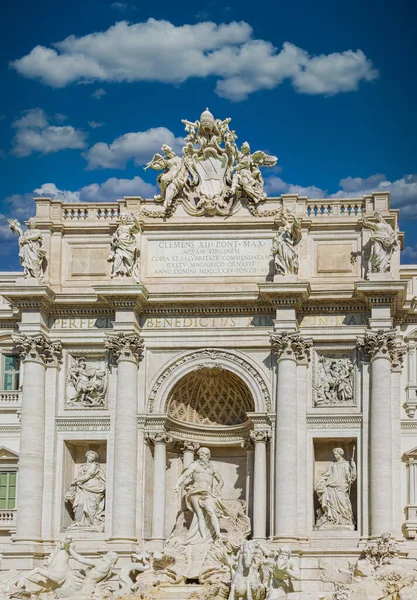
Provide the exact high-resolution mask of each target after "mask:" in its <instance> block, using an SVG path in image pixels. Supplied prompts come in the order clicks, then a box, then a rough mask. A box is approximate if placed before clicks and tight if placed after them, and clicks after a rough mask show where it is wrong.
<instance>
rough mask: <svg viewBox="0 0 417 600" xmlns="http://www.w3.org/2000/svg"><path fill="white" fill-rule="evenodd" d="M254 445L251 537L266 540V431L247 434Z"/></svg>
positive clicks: (268, 434)
mask: <svg viewBox="0 0 417 600" xmlns="http://www.w3.org/2000/svg"><path fill="white" fill-rule="evenodd" d="M249 436H250V438H251V440H252V441H253V443H254V445H255V466H254V481H253V486H254V490H253V521H252V523H253V528H252V529H253V531H252V533H253V537H254V538H255V539H265V538H266V507H267V474H266V444H267V442H268V441H269V440H270V438H271V433H270V431H268V430H256V429H254V430H252V431H251V432H250V433H249Z"/></svg>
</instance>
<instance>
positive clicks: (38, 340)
mask: <svg viewBox="0 0 417 600" xmlns="http://www.w3.org/2000/svg"><path fill="white" fill-rule="evenodd" d="M12 339H13V342H14V344H15V346H16V348H17V350H18V352H19V354H20V357H21V358H22V360H24V361H33V362H38V363H41V364H44V365H47V366H52V367H55V366H58V365H59V363H60V362H61V359H62V343H61V342H60V341H59V340H56V341H54V342H51V340H49V339H48V338H47V337H46V336H45V335H43V334H38V335H27V334H26V333H19V334H16V335H13V336H12Z"/></svg>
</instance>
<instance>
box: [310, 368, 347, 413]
mask: <svg viewBox="0 0 417 600" xmlns="http://www.w3.org/2000/svg"><path fill="white" fill-rule="evenodd" d="M316 382H317V383H316V385H315V388H316V398H315V401H314V404H315V406H325V405H329V404H339V403H346V402H353V362H352V360H351V359H350V358H329V357H326V356H320V357H319V359H318V364H317V377H316Z"/></svg>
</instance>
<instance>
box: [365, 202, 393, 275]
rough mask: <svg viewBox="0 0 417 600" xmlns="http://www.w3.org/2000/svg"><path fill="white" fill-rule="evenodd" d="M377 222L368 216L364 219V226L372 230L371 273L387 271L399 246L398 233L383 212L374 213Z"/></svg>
mask: <svg viewBox="0 0 417 600" xmlns="http://www.w3.org/2000/svg"><path fill="white" fill-rule="evenodd" d="M374 218H375V221H376V223H372V222H371V221H368V219H367V218H366V217H364V219H363V220H362V223H363V226H364V227H368V229H370V230H371V231H372V235H371V243H372V247H371V255H370V257H369V266H370V271H371V273H387V272H388V271H389V270H390V266H391V257H392V255H393V253H394V251H395V250H396V249H397V248H398V247H399V241H398V234H397V233H396V232H395V231H394V230H393V228H392V227H391V225H390V224H389V223H387V222H386V221H384V219H383V217H382V215H381V213H380V212H379V211H376V212H375V214H374Z"/></svg>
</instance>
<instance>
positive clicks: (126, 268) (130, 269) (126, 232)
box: [107, 213, 140, 282]
mask: <svg viewBox="0 0 417 600" xmlns="http://www.w3.org/2000/svg"><path fill="white" fill-rule="evenodd" d="M139 229H140V224H139V221H138V220H137V218H136V216H135V215H134V214H133V213H121V214H120V217H119V224H118V227H117V229H116V232H115V233H114V235H113V238H112V241H111V249H110V254H109V257H108V259H107V260H108V262H111V263H112V271H111V277H112V278H113V277H133V278H134V279H135V281H137V282H139V248H138V243H137V239H136V233H137V232H138V231H139Z"/></svg>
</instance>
